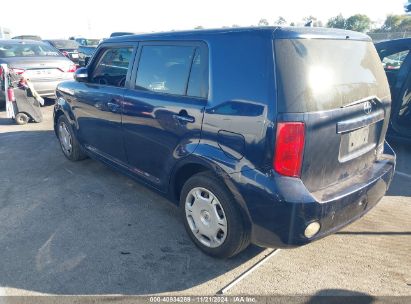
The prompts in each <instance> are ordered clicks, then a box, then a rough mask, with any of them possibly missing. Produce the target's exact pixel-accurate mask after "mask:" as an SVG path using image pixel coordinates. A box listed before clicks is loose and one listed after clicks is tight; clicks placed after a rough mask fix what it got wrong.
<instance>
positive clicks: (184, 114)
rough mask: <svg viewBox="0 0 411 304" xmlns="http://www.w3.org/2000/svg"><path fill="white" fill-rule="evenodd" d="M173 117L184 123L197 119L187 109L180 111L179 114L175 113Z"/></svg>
mask: <svg viewBox="0 0 411 304" xmlns="http://www.w3.org/2000/svg"><path fill="white" fill-rule="evenodd" d="M173 118H174V119H175V120H178V121H179V122H182V123H188V122H189V123H193V122H194V121H195V119H194V117H193V116H190V115H188V114H187V112H186V111H185V110H183V111H180V113H178V114H173Z"/></svg>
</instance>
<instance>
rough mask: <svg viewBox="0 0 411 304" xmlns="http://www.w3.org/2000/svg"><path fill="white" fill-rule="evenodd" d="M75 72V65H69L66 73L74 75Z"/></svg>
mask: <svg viewBox="0 0 411 304" xmlns="http://www.w3.org/2000/svg"><path fill="white" fill-rule="evenodd" d="M76 70H77V67H76V65H75V64H72V65H70V67H69V69H68V70H67V73H74V72H75V71H76Z"/></svg>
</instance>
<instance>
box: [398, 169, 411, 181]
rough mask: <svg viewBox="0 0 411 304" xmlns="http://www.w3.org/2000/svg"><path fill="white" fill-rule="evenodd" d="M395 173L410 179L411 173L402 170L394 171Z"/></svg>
mask: <svg viewBox="0 0 411 304" xmlns="http://www.w3.org/2000/svg"><path fill="white" fill-rule="evenodd" d="M395 174H397V175H399V176H402V177H407V178H410V179H411V174H407V173H404V172H401V171H395Z"/></svg>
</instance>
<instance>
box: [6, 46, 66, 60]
mask: <svg viewBox="0 0 411 304" xmlns="http://www.w3.org/2000/svg"><path fill="white" fill-rule="evenodd" d="M47 56H60V54H59V53H58V51H57V50H55V49H54V48H53V47H51V46H48V45H45V44H0V58H9V57H47Z"/></svg>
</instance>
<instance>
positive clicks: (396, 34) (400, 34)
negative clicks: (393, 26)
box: [367, 31, 411, 42]
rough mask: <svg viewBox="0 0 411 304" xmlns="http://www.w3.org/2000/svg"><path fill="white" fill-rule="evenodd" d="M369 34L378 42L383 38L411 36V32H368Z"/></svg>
mask: <svg viewBox="0 0 411 304" xmlns="http://www.w3.org/2000/svg"><path fill="white" fill-rule="evenodd" d="M367 35H368V36H370V37H371V39H372V40H373V41H374V42H378V41H383V40H392V39H400V38H410V37H411V32H407V31H405V32H392V33H367Z"/></svg>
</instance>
